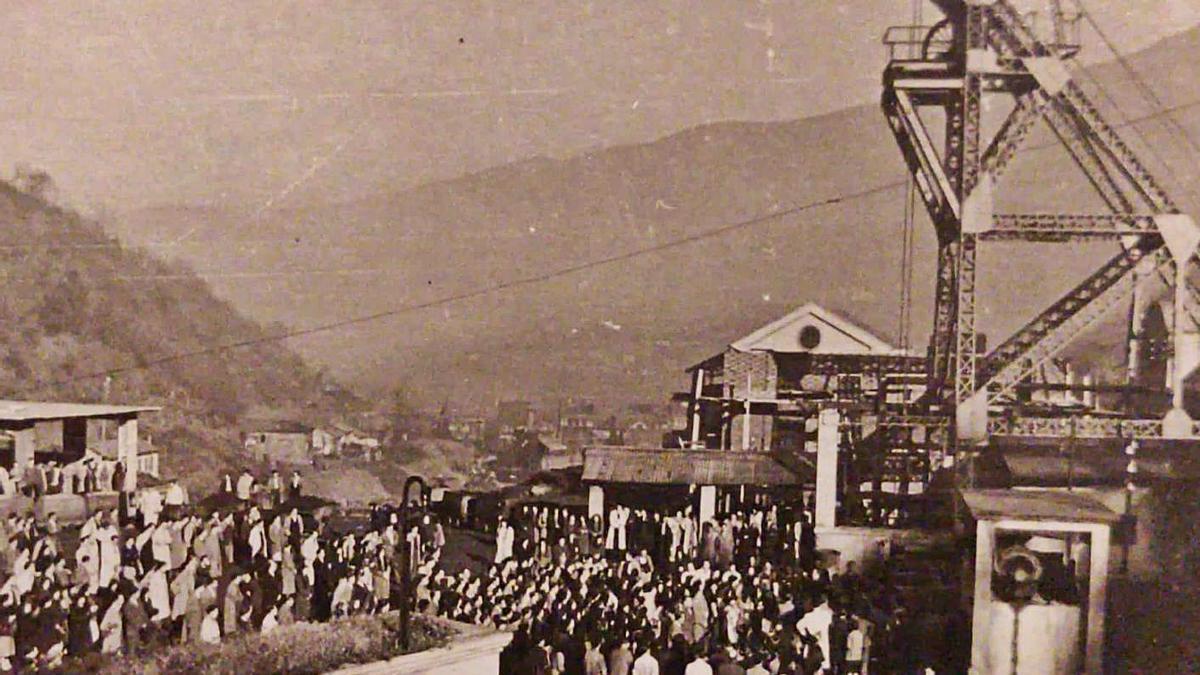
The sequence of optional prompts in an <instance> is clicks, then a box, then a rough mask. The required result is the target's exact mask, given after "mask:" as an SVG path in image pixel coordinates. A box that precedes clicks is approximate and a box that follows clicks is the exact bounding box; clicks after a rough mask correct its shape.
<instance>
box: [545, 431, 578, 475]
mask: <svg viewBox="0 0 1200 675" xmlns="http://www.w3.org/2000/svg"><path fill="white" fill-rule="evenodd" d="M538 443H539V444H540V446H541V447H540V448H539V450H540V451H541V453H542V461H541V468H542V471H555V470H558V469H567V468H570V467H573V466H583V452H582V451H581V450H580V449H579V448H575V449H571V448H570V447H568V446H567V444H566V443H563V442H562V441H559V440H557V439H555V438H552V437H549V436H546V435H539V436H538Z"/></svg>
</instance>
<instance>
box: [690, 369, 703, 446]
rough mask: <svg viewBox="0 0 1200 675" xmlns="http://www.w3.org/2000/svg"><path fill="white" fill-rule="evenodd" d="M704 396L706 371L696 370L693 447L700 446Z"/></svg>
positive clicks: (693, 384) (693, 394) (693, 396)
mask: <svg viewBox="0 0 1200 675" xmlns="http://www.w3.org/2000/svg"><path fill="white" fill-rule="evenodd" d="M702 396H704V369H703V368H697V369H696V380H695V382H693V383H692V447H693V448H695V447H698V446H699V445H700V397H702Z"/></svg>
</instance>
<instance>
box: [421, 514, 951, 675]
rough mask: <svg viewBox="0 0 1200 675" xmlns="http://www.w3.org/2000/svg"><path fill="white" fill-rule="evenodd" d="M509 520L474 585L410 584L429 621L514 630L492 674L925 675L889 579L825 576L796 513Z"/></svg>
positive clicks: (451, 581) (469, 580) (808, 530)
mask: <svg viewBox="0 0 1200 675" xmlns="http://www.w3.org/2000/svg"><path fill="white" fill-rule="evenodd" d="M513 516H514V517H513V519H512V522H510V521H508V520H502V522H501V523H500V525H499V527H498V528H497V550H496V554H497V555H496V557H495V560H494V563H493V564H492V565H491V567H490V568H489V569H488V570H487V572H486V573H485V574H483V575H476V574H472V573H471V572H470V571H469V570H463V571H461V572H459V573H458V574H454V575H451V574H447V573H444V572H442V571H435V572H434V573H433V576H432V577H430V578H428V579H424V580H422V581H421V583H420V584H419V585H418V587H417V595H418V606H420V607H422V608H424V609H426V611H430V612H433V613H436V614H440V615H442V616H446V617H449V618H452V619H455V620H459V621H465V622H468V623H474V624H484V625H491V626H495V627H500V628H506V629H509V630H513V631H514V638H513V641H512V644H510V645H509V646H508V648H507V649H506V650H505V652H504V654H503V655H502V657H501V658H502V664H501V673H513V674H518V673H519V674H521V675H529V674H540V673H546V674H564V675H565V674H568V673H570V674H573V673H579V674H586V675H629V674H630V673H633V674H635V675H653V674H656V673H665V674H669V673H678V674H686V675H695V674H696V673H718V675H728V674H735V673H817V672H824V673H865V672H868V671H869V670H871V669H874V670H875V672H879V671H880V670H882V672H888V673H910V672H915V673H924V672H926V671H925V667H926V665H928V664H925V663H923V662H922V655H921V653H920V651H921V650H920V649H919V636H917V635H916V634H915V633H914V632H913V628H912V627H910V623H909V622H908V620H907V618H906V616H905V611H904V608H903V607H902V606H901V603H900V602H899V599H898V596H897V594H896V593H895V592H894V590H893V589H892V588H890V582H889V581H888V579H887V576H886V570H884V571H883V572H882V573H881V574H880V575H865V574H863V573H861V572H860V571H859V570H858V568H857V567H856V566H855V565H854V563H849V564H848V565H846V566H845V569H844V570H842V572H841V573H838V572H836V571H832V570H830V569H829V566H826V565H822V564H820V561H819V560H818V556H817V551H816V539H815V534H814V532H813V528H812V525H811V519H810V518H808V516H807V514H805V513H804V512H803V511H802V510H799V511H797V512H793V511H792V510H791V509H785V508H780V507H779V506H777V505H767V504H765V503H762V504H757V505H751V506H749V507H747V508H746V509H744V510H742V511H741V512H735V513H732V514H728V515H725V516H721V517H718V518H715V519H711V520H707V521H706V522H703V523H701V522H699V521H698V519H696V518H695V517H694V516H693V514H692V512H691V509H690V508H686V509H684V510H682V511H678V512H676V513H674V514H661V513H652V512H649V511H646V510H631V509H628V508H625V507H616V508H614V509H612V510H611V511H610V512H609V513H608V518H607V519H606V520H607V523H603V524H601V523H600V522H599V518H594V519H592V520H591V522H589V521H588V520H587V519H585V518H583V517H582V516H578V515H572V514H571V513H569V512H568V511H567V510H565V509H560V508H554V507H542V506H526V507H523V508H520V509H518V510H517V512H516V513H514V514H513ZM614 523H615V525H614Z"/></svg>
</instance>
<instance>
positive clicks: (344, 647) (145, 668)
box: [64, 613, 455, 675]
mask: <svg viewBox="0 0 1200 675" xmlns="http://www.w3.org/2000/svg"><path fill="white" fill-rule="evenodd" d="M411 626H412V641H411V647H410V648H409V649H407V650H405V649H402V648H401V647H400V617H399V616H398V615H397V614H395V613H392V614H383V615H378V616H358V617H351V618H348V619H342V620H339V621H333V622H330V623H320V624H314V623H298V624H294V625H291V626H285V627H281V628H277V629H275V630H274V631H272V632H271V633H270V634H267V635H262V634H257V633H255V634H247V635H244V636H238V637H234V638H233V639H231V640H229V641H227V642H222V643H221V644H219V645H188V646H175V647H170V648H168V649H163V650H158V651H155V652H153V653H151V654H147V655H144V656H140V657H118V658H103V657H102V658H99V659H96V660H89V661H88V662H78V661H75V662H68V663H67V664H65V667H64V670H66V671H67V672H87V673H97V674H99V675H118V674H121V675H124V674H126V673H140V674H142V675H160V674H161V675H167V674H170V675H191V674H196V675H199V674H201V673H222V674H228V675H274V674H275V673H293V674H295V675H307V674H312V675H317V674H319V673H325V672H328V671H331V670H335V669H337V668H342V667H345V666H349V665H354V664H360V663H371V662H374V661H382V660H384V659H390V658H393V657H396V656H399V655H401V654H405V653H412V652H419V651H424V650H426V649H430V648H433V647H438V646H441V645H444V644H446V643H447V642H448V641H449V639H450V637H451V636H452V635H453V634H454V632H455V631H454V629H453V628H450V627H449V626H447V625H445V624H443V623H440V622H437V621H433V620H430V619H428V618H427V617H424V616H417V615H414V616H413V617H412V623H411Z"/></svg>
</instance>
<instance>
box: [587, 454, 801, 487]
mask: <svg viewBox="0 0 1200 675" xmlns="http://www.w3.org/2000/svg"><path fill="white" fill-rule="evenodd" d="M805 479H811V475H810V476H797V475H796V474H795V473H793V472H792V471H790V470H788V469H787V468H785V467H784V466H783V465H781V464H779V463H778V462H776V461H775V460H774V459H773V458H772V457H771V456H770V455H766V454H762V453H757V452H734V451H721V450H663V449H652V450H651V449H637V448H588V449H587V450H585V451H584V457H583V480H585V481H596V482H604V483H651V484H657V485H799V484H801V483H802V482H804V480H805Z"/></svg>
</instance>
